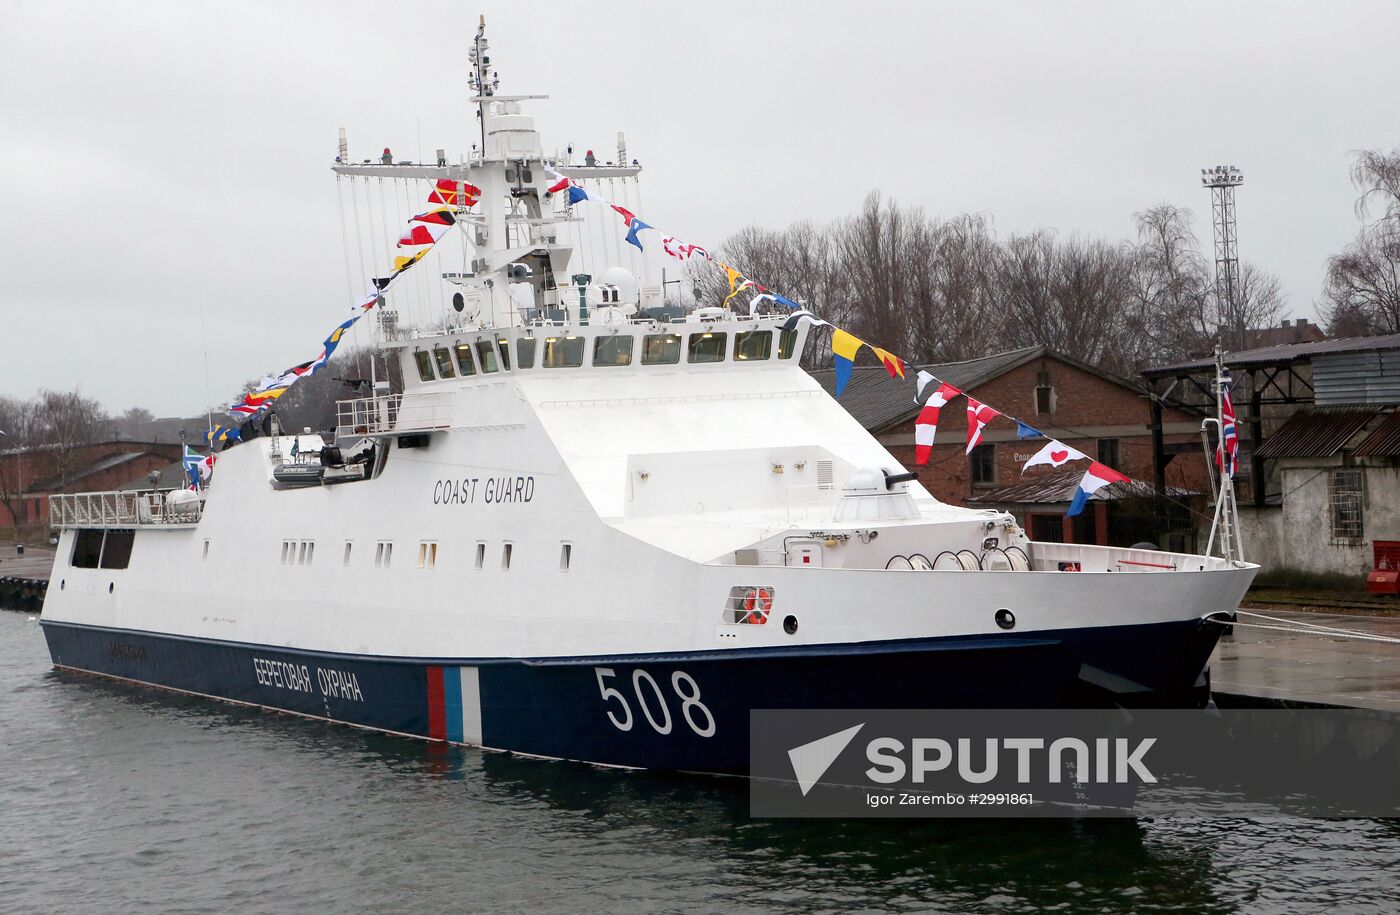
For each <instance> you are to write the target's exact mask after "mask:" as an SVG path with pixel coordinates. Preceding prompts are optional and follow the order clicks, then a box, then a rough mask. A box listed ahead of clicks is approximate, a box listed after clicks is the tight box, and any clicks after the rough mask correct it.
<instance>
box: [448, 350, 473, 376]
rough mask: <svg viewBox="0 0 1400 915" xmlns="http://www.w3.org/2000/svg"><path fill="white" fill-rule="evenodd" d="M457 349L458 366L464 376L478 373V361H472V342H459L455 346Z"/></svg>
mask: <svg viewBox="0 0 1400 915" xmlns="http://www.w3.org/2000/svg"><path fill="white" fill-rule="evenodd" d="M453 349H455V350H456V351H457V368H458V369H460V370H461V372H462V377H463V378H469V377H471V376H472V375H475V374H476V363H475V362H473V361H472V345H471V344H470V343H458V344H457V345H456V346H454V347H453Z"/></svg>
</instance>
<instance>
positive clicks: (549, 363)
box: [540, 337, 583, 369]
mask: <svg viewBox="0 0 1400 915" xmlns="http://www.w3.org/2000/svg"><path fill="white" fill-rule="evenodd" d="M540 364H541V365H542V366H543V367H544V368H547V369H576V368H578V367H579V366H581V365H583V338H582V337H545V338H544V358H543V359H541V360H540Z"/></svg>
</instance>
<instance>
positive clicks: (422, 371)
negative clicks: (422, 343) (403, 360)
mask: <svg viewBox="0 0 1400 915" xmlns="http://www.w3.org/2000/svg"><path fill="white" fill-rule="evenodd" d="M413 361H414V362H416V363H418V379H419V380H420V381H436V380H437V376H436V375H434V374H433V363H432V359H431V358H430V357H429V356H428V354H427V353H426V352H425V351H423V350H421V349H419V350H414V351H413Z"/></svg>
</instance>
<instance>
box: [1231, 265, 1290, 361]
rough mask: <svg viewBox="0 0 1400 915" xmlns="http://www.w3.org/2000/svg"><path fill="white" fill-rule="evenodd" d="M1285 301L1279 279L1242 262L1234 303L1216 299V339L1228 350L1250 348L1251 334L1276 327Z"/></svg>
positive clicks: (1259, 268) (1255, 266)
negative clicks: (1254, 331) (1253, 329)
mask: <svg viewBox="0 0 1400 915" xmlns="http://www.w3.org/2000/svg"><path fill="white" fill-rule="evenodd" d="M1285 304H1286V300H1285V298H1284V295H1283V285H1282V284H1281V283H1280V282H1279V280H1278V277H1276V276H1274V275H1273V274H1272V273H1269V272H1267V271H1266V270H1264V269H1263V268H1261V267H1259V266H1258V265H1256V264H1254V263H1251V262H1249V261H1241V262H1240V273H1239V277H1238V278H1237V280H1236V282H1235V294H1234V301H1233V302H1226V301H1225V300H1223V299H1221V298H1220V295H1219V293H1218V291H1217V293H1216V295H1215V335H1216V336H1217V337H1218V338H1219V339H1220V341H1221V343H1222V344H1223V345H1224V347H1225V348H1226V349H1227V350H1235V351H1238V350H1242V349H1248V348H1249V345H1250V344H1249V331H1250V329H1252V328H1256V327H1273V326H1274V325H1275V324H1277V323H1278V318H1279V315H1281V314H1283V309H1284V306H1285Z"/></svg>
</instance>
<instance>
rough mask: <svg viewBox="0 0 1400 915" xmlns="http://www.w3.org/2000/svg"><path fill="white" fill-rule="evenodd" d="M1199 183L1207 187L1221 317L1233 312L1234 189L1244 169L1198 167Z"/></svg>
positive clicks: (1236, 265) (1235, 281) (1235, 278)
mask: <svg viewBox="0 0 1400 915" xmlns="http://www.w3.org/2000/svg"><path fill="white" fill-rule="evenodd" d="M1201 184H1202V185H1204V186H1205V187H1208V188H1210V213H1211V223H1212V224H1213V225H1214V228H1215V292H1216V296H1217V297H1218V299H1219V301H1220V302H1221V303H1222V304H1221V307H1222V308H1223V310H1224V312H1225V314H1224V315H1223V317H1225V318H1227V319H1233V318H1234V315H1235V293H1236V291H1237V289H1238V287H1239V276H1240V274H1239V270H1240V256H1239V235H1238V233H1237V231H1236V229H1235V188H1237V187H1239V186H1240V185H1241V184H1244V172H1242V171H1240V170H1239V169H1238V168H1236V167H1235V166H1233V165H1217V166H1215V168H1203V169H1201Z"/></svg>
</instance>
